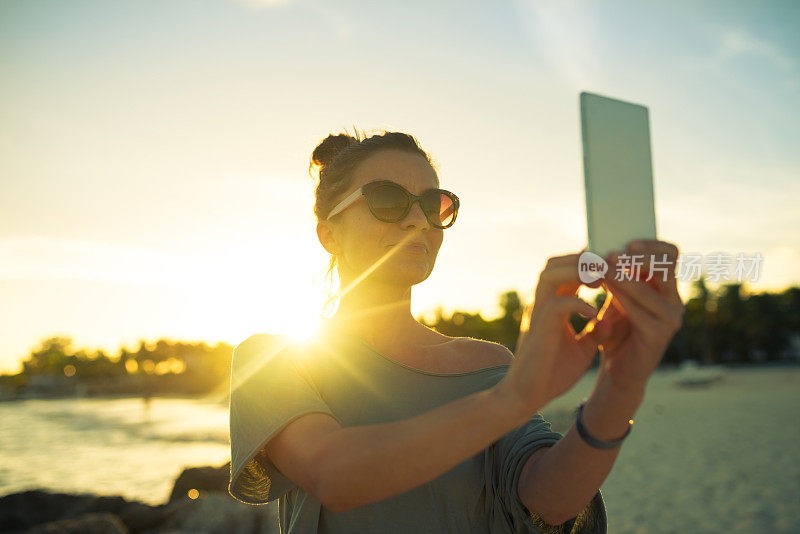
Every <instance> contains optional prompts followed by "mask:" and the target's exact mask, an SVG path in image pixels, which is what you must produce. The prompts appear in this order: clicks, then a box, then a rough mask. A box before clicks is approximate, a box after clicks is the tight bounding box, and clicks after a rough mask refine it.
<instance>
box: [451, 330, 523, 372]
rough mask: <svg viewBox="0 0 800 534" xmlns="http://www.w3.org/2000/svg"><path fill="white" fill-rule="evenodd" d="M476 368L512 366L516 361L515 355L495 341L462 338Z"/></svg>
mask: <svg viewBox="0 0 800 534" xmlns="http://www.w3.org/2000/svg"><path fill="white" fill-rule="evenodd" d="M461 339H462V342H463V343H464V344H465V346H466V347H468V348H469V353H470V356H471V358H472V359H473V361H474V362H475V364H476V365H475V367H476V368H481V367H488V366H491V365H510V364H511V362H513V361H514V354H513V353H512V352H511V351H510V350H508V347H506V346H505V345H502V344H500V343H495V342H494V341H487V340H485V339H476V338H472V337H465V338H461Z"/></svg>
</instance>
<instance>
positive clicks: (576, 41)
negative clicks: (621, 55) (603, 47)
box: [516, 0, 601, 89]
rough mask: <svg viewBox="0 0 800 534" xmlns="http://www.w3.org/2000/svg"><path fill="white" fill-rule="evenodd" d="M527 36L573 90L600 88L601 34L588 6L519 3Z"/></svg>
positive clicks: (547, 2) (544, 2)
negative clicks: (599, 37)
mask: <svg viewBox="0 0 800 534" xmlns="http://www.w3.org/2000/svg"><path fill="white" fill-rule="evenodd" d="M516 4H517V8H518V9H519V11H520V14H521V16H522V21H523V24H524V26H525V29H526V31H527V34H528V37H529V38H530V39H531V41H532V42H533V43H534V44H535V45H536V46H537V48H538V50H537V51H538V52H540V54H541V56H542V57H544V58H547V59H549V60H550V62H551V65H552V67H553V68H554V69H555V70H556V71H557V72H558V74H559V75H560V76H561V77H562V78H563V79H564V81H566V82H567V83H568V84H569V85H570V86H571V87H573V88H575V89H582V88H584V87H585V86H587V85H598V84H599V83H600V81H601V68H600V67H601V65H600V61H599V58H598V56H597V54H596V53H595V50H596V49H597V46H596V45H595V44H594V43H595V42H596V41H597V38H598V32H597V31H596V30H595V28H594V25H593V24H592V23H591V18H590V16H587V14H588V13H589V12H588V10H587V8H586V6H585V5H583V6H581V5H578V3H577V2H573V1H558V2H556V1H544V0H543V1H522V0H520V1H517V2H516Z"/></svg>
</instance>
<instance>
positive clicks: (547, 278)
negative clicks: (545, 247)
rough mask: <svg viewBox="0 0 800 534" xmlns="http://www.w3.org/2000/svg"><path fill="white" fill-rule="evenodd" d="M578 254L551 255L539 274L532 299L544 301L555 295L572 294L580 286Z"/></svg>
mask: <svg viewBox="0 0 800 534" xmlns="http://www.w3.org/2000/svg"><path fill="white" fill-rule="evenodd" d="M579 256H580V254H566V255H564V256H552V257H550V258H548V259H547V263H546V264H545V266H544V269H542V272H541V273H540V274H539V282H538V283H537V285H536V293H535V297H534V300H535V301H538V302H541V303H544V302H545V301H547V300H549V299H551V298H552V297H555V296H570V295H574V294H575V293H576V292H577V291H578V289H579V288H580V287H581V280H580V278H579V276H578V258H579Z"/></svg>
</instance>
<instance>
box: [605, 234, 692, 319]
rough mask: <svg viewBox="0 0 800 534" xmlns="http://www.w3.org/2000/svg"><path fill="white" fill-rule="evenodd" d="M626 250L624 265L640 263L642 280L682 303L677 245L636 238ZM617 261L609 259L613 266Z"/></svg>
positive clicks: (627, 245)
mask: <svg viewBox="0 0 800 534" xmlns="http://www.w3.org/2000/svg"><path fill="white" fill-rule="evenodd" d="M625 252H626V255H627V256H626V257H624V258H623V260H624V261H622V262H620V263H621V264H622V265H624V266H625V267H627V268H629V269H632V268H633V267H634V265H638V266H639V269H638V270H639V273H638V274H639V279H640V280H642V281H643V282H646V283H647V284H648V285H650V286H651V287H653V288H654V289H655V290H656V291H658V292H659V293H661V294H663V295H666V296H668V297H669V300H671V301H673V302H680V303H681V304H682V301H681V300H680V295H679V294H678V281H677V276H676V269H677V262H678V256H679V251H678V247H677V246H676V245H674V244H673V243H669V242H667V241H660V240H657V239H636V240H633V241H630V242H628V243H627V244H626V246H625ZM616 263H617V262H616V260H609V264H610V265H611V266H614V265H616Z"/></svg>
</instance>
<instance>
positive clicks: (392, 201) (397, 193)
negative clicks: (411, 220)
mask: <svg viewBox="0 0 800 534" xmlns="http://www.w3.org/2000/svg"><path fill="white" fill-rule="evenodd" d="M367 200H369V203H370V206H371V207H372V211H374V212H375V214H377V215H378V217H380V218H382V219H383V220H386V221H397V220H399V219H400V217H401V216H402V215H403V213H404V212H405V211H406V207H408V197H407V196H406V194H405V193H404V192H403V191H402V190H401V189H400V188H399V187H396V186H394V185H391V184H386V185H380V186H378V187H376V188H375V189H373V190H372V192H371V194H370V195H369V196H368V197H367Z"/></svg>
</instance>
